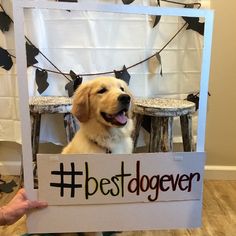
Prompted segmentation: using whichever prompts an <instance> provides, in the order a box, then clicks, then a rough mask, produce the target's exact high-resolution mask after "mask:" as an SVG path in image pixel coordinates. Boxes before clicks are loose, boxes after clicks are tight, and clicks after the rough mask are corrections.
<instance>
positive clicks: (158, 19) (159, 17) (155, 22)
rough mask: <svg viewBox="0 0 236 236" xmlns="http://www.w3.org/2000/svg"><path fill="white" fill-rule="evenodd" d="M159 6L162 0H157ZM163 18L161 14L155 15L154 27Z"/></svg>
mask: <svg viewBox="0 0 236 236" xmlns="http://www.w3.org/2000/svg"><path fill="white" fill-rule="evenodd" d="M157 6H159V7H160V6H161V4H160V0H157ZM160 20H161V16H155V20H154V24H153V26H152V28H154V27H155V26H156V25H157V24H158V23H159V22H160Z"/></svg>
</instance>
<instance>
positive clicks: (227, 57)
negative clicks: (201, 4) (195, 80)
mask: <svg viewBox="0 0 236 236" xmlns="http://www.w3.org/2000/svg"><path fill="white" fill-rule="evenodd" d="M211 7H212V9H214V10H215V26H214V34H213V48H212V63H211V76H210V88H209V90H210V92H211V94H212V96H211V97H210V99H209V103H208V104H209V107H208V114H207V117H208V118H207V135H206V151H207V164H208V165H226V166H236V110H235V109H236V92H235V88H236V72H235V70H236V59H235V54H236V43H235V42H236V27H235V22H236V14H235V9H236V2H235V1H234V0H228V1H227V3H226V1H221V0H213V1H212V3H211Z"/></svg>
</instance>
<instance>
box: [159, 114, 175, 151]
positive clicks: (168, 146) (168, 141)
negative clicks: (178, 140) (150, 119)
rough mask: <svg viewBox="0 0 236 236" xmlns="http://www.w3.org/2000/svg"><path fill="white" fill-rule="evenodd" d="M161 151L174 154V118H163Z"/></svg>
mask: <svg viewBox="0 0 236 236" xmlns="http://www.w3.org/2000/svg"><path fill="white" fill-rule="evenodd" d="M161 126H162V134H161V151H162V152H173V132H172V130H173V117H161Z"/></svg>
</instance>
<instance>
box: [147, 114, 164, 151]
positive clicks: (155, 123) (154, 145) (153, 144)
mask: <svg viewBox="0 0 236 236" xmlns="http://www.w3.org/2000/svg"><path fill="white" fill-rule="evenodd" d="M161 123H162V122H161V117H156V116H152V117H151V130H150V141H149V152H160V151H161V134H162V125H161Z"/></svg>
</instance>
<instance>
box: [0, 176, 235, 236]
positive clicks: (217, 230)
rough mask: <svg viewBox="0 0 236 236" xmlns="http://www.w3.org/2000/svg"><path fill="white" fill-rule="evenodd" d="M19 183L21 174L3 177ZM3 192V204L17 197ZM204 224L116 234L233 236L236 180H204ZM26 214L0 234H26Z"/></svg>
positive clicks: (3, 235) (0, 199)
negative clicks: (183, 227)
mask: <svg viewBox="0 0 236 236" xmlns="http://www.w3.org/2000/svg"><path fill="white" fill-rule="evenodd" d="M4 178H5V179H7V180H10V179H13V178H14V180H15V181H16V182H19V178H18V177H12V176H8V177H4ZM15 192H16V190H15V191H14V192H13V193H11V194H2V195H0V205H4V204H6V203H7V202H8V201H10V199H11V198H12V197H13V196H14V194H15ZM202 219H203V224H202V227H201V228H198V229H179V230H162V231H138V232H123V233H121V234H118V235H117V236H234V235H236V181H218V180H217V181H214V180H208V181H205V182H204V191H203V216H202ZM26 231H27V230H26V225H25V217H23V218H21V219H20V220H19V221H18V222H17V223H15V224H14V225H11V226H3V227H0V235H1V236H20V235H23V234H24V233H26Z"/></svg>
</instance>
